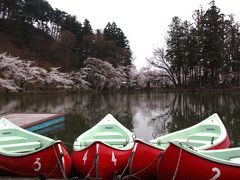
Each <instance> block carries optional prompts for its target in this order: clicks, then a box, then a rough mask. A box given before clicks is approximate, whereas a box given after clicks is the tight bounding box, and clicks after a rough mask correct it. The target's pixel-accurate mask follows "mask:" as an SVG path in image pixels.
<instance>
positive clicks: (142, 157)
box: [129, 140, 163, 179]
mask: <svg viewBox="0 0 240 180" xmlns="http://www.w3.org/2000/svg"><path fill="white" fill-rule="evenodd" d="M134 142H135V152H134V154H133V158H132V160H131V162H130V166H129V174H130V175H131V176H136V177H139V178H141V179H156V177H157V171H156V170H157V166H158V163H159V160H160V158H161V155H162V153H163V150H162V149H160V148H156V147H154V146H152V145H150V144H148V143H145V142H144V141H141V140H135V141H134ZM140 171H141V172H140Z"/></svg>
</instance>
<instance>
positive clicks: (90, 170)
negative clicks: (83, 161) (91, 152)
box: [83, 154, 98, 179]
mask: <svg viewBox="0 0 240 180" xmlns="http://www.w3.org/2000/svg"><path fill="white" fill-rule="evenodd" d="M97 157H98V154H96V155H95V157H94V160H93V165H92V167H91V168H90V169H89V171H88V173H87V175H86V176H85V177H84V178H83V179H88V178H91V172H92V170H93V168H94V167H95V165H96V163H97Z"/></svg>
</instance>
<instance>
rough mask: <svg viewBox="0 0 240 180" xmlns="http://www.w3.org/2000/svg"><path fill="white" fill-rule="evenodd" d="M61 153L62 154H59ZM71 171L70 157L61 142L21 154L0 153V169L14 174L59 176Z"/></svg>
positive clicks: (67, 174) (68, 173)
mask: <svg viewBox="0 0 240 180" xmlns="http://www.w3.org/2000/svg"><path fill="white" fill-rule="evenodd" d="M60 154H62V155H60ZM59 164H61V167H62V170H63V171H64V172H65V175H66V176H69V175H70V173H71V159H70V157H69V155H68V152H67V150H66V148H65V147H64V146H63V144H62V142H60V141H56V142H55V144H54V145H51V146H49V147H47V148H45V149H43V150H40V151H36V152H34V153H31V154H27V155H22V156H6V155H3V154H0V171H2V172H5V173H7V174H9V175H14V176H25V177H38V176H39V175H40V174H42V175H44V176H46V177H52V178H61V177H64V175H63V173H62V170H61V168H60V165H59Z"/></svg>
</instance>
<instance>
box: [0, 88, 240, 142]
mask: <svg viewBox="0 0 240 180" xmlns="http://www.w3.org/2000/svg"><path fill="white" fill-rule="evenodd" d="M239 103H240V94H239V93H237V92H235V93H162V92H156V91H153V92H131V93H130V92H129V93H126V92H125V93H106V94H104V93H102V94H100V93H73V94H35V95H32V94H31V95H13V94H7V95H6V94H5V95H2V96H0V105H1V109H0V113H1V114H3V113H9V112H33V113H65V129H64V130H62V131H60V132H52V133H51V134H47V135H48V136H50V137H55V136H57V138H59V139H62V140H63V141H66V142H70V143H73V141H74V140H75V138H76V137H77V136H79V135H80V134H81V133H83V132H84V131H86V130H88V129H89V128H91V127H92V126H94V125H95V124H96V123H97V122H99V120H100V119H102V118H103V117H104V116H105V115H106V114H107V113H111V114H112V115H113V116H114V117H115V118H116V119H118V120H119V121H120V122H121V123H122V124H123V125H124V126H126V127H127V128H129V129H130V130H131V131H133V132H134V133H135V134H136V135H137V137H139V138H144V139H146V140H150V139H152V134H156V136H161V135H164V134H167V133H170V132H174V131H177V130H180V129H183V128H187V127H189V126H192V125H194V124H196V123H198V122H200V121H201V120H203V119H205V118H207V117H208V116H210V115H211V114H213V113H215V112H216V113H218V114H219V116H220V118H221V119H222V121H223V123H224V124H225V126H226V128H227V130H228V133H229V136H230V139H231V144H232V146H239V145H240V142H239V138H240V133H239V128H240V107H239V106H240V105H239Z"/></svg>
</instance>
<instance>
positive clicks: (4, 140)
mask: <svg viewBox="0 0 240 180" xmlns="http://www.w3.org/2000/svg"><path fill="white" fill-rule="evenodd" d="M26 139H27V138H24V137H20V136H5V137H0V144H3V145H5V144H13V143H18V142H23V141H25V140H26Z"/></svg>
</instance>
